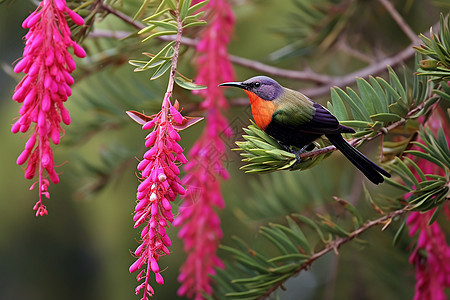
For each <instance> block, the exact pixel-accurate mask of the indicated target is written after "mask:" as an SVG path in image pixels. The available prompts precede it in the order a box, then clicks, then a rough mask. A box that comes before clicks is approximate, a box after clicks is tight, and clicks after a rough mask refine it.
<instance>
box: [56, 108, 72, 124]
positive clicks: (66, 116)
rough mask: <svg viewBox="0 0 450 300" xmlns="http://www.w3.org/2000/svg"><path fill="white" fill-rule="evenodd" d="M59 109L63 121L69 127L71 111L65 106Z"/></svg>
mask: <svg viewBox="0 0 450 300" xmlns="http://www.w3.org/2000/svg"><path fill="white" fill-rule="evenodd" d="M59 109H60V111H61V117H62V121H63V122H64V124H66V125H69V124H70V115H69V111H68V110H67V109H66V108H65V107H64V106H63V105H60V106H59Z"/></svg>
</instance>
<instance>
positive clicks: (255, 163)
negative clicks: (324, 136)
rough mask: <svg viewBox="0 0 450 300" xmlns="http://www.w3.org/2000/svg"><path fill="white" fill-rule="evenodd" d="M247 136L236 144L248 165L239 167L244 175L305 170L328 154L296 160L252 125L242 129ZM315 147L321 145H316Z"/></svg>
mask: <svg viewBox="0 0 450 300" xmlns="http://www.w3.org/2000/svg"><path fill="white" fill-rule="evenodd" d="M244 131H245V132H246V133H247V135H243V136H242V137H243V138H244V139H245V141H242V142H236V145H238V147H239V148H237V149H235V150H240V151H244V152H242V153H241V156H242V157H243V159H242V161H244V162H246V163H248V164H247V165H244V166H243V167H241V169H243V170H245V172H246V173H265V172H273V171H279V170H292V171H293V170H305V169H308V168H311V167H313V166H314V165H316V164H318V163H319V162H320V161H322V160H323V159H324V158H326V157H327V156H328V155H329V154H330V153H324V154H322V155H317V156H314V157H308V158H305V159H302V160H300V161H299V160H298V159H297V157H296V155H295V154H294V153H291V152H288V151H286V150H285V149H284V148H283V147H281V146H280V144H279V143H278V142H277V141H276V140H275V139H273V138H272V137H270V136H269V135H268V134H266V133H265V132H264V131H262V130H261V129H259V128H258V126H256V124H255V123H253V121H252V125H250V126H248V127H247V128H244ZM316 145H317V146H320V145H323V144H319V142H317V143H316Z"/></svg>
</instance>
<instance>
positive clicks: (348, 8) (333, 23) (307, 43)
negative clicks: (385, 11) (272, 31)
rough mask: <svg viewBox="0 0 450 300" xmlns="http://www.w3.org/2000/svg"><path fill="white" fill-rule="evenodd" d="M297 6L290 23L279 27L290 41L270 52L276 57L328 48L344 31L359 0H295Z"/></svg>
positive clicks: (291, 55)
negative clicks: (345, 0) (344, 1)
mask: <svg viewBox="0 0 450 300" xmlns="http://www.w3.org/2000/svg"><path fill="white" fill-rule="evenodd" d="M293 3H294V5H295V6H296V8H297V9H295V11H294V12H292V13H291V15H290V18H289V22H290V24H289V26H288V27H287V28H282V29H277V31H278V32H280V33H282V34H283V35H285V36H286V38H287V39H288V40H289V41H290V43H289V44H288V45H287V46H285V47H283V48H281V49H279V50H277V51H276V52H274V53H272V54H271V58H272V59H273V60H278V59H285V58H290V57H295V56H302V55H308V54H311V53H312V52H313V51H317V49H319V51H326V50H328V49H329V48H330V47H331V46H332V45H333V44H334V43H335V42H336V41H337V39H338V38H339V37H340V36H341V35H342V34H343V33H344V29H345V27H346V25H347V24H348V22H349V18H350V17H351V16H352V15H353V13H354V12H355V7H356V5H357V1H347V3H342V1H339V0H331V1H330V0H320V1H315V0H293Z"/></svg>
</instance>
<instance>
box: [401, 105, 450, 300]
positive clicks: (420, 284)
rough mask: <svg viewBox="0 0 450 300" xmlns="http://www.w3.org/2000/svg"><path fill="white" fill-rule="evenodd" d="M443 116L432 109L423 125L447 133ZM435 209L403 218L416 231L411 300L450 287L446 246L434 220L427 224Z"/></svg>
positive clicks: (435, 299)
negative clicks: (413, 282)
mask: <svg viewBox="0 0 450 300" xmlns="http://www.w3.org/2000/svg"><path fill="white" fill-rule="evenodd" d="M444 120H445V118H442V112H441V111H436V113H434V114H433V115H432V116H431V117H430V120H429V121H428V122H427V125H429V127H430V128H431V130H432V131H434V132H436V131H437V129H439V128H444V132H445V134H446V136H447V137H448V136H449V132H448V129H449V127H448V124H445V121H444ZM442 123H444V124H442ZM418 166H419V167H420V169H421V170H422V171H423V172H424V173H425V174H436V175H444V171H443V170H442V169H440V168H439V167H438V166H437V165H435V164H433V163H431V162H429V161H427V160H424V159H421V160H419V162H418ZM413 172H414V170H413ZM435 210H436V209H433V210H431V211H429V212H426V213H421V212H412V213H410V214H409V216H408V218H407V224H408V226H409V227H410V231H409V235H410V236H411V237H412V236H414V235H415V234H416V233H417V234H418V239H417V244H416V247H415V249H414V251H413V252H412V254H411V256H410V258H409V262H410V264H412V265H414V266H415V267H416V287H415V295H414V300H419V299H420V300H444V299H447V297H446V295H445V292H444V289H445V288H446V287H450V246H449V245H448V244H447V242H446V240H445V235H444V233H443V232H442V230H441V228H440V227H439V224H438V223H437V222H434V223H433V224H431V225H428V222H429V220H430V218H431V216H432V215H433V212H434V211H435ZM444 211H445V212H446V213H447V217H448V218H449V217H450V214H448V213H449V212H450V207H449V206H448V204H444Z"/></svg>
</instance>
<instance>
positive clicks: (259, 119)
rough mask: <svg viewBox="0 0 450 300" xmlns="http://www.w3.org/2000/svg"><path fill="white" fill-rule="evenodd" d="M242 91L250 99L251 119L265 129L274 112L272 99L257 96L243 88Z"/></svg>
mask: <svg viewBox="0 0 450 300" xmlns="http://www.w3.org/2000/svg"><path fill="white" fill-rule="evenodd" d="M244 92H245V93H246V94H247V96H248V98H249V99H250V105H251V107H252V114H253V119H255V123H256V125H258V127H259V128H261V129H262V130H264V129H266V127H267V125H269V123H270V121H272V115H273V113H274V112H275V104H274V103H273V102H272V101H267V100H263V99H261V98H259V97H258V96H256V95H255V94H253V93H252V92H249V91H246V90H244Z"/></svg>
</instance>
